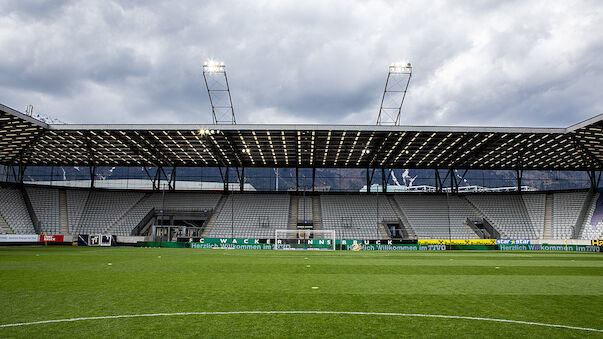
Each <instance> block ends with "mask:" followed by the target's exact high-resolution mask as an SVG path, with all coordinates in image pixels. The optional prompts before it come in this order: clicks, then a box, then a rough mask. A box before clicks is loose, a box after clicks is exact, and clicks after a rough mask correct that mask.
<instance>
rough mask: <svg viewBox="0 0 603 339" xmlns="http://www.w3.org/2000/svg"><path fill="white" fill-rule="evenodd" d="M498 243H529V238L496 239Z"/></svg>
mask: <svg viewBox="0 0 603 339" xmlns="http://www.w3.org/2000/svg"><path fill="white" fill-rule="evenodd" d="M496 243H497V244H498V245H529V244H530V240H528V239H497V240H496Z"/></svg>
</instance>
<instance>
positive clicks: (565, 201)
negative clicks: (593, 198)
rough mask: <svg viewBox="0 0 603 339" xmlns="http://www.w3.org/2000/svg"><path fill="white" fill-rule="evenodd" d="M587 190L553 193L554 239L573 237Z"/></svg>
mask: <svg viewBox="0 0 603 339" xmlns="http://www.w3.org/2000/svg"><path fill="white" fill-rule="evenodd" d="M586 196H587V192H570V193H555V194H554V195H553V224H552V233H553V239H571V238H572V230H573V228H574V227H575V226H576V222H577V221H578V216H579V215H580V211H581V210H582V206H583V205H584V200H585V199H586Z"/></svg>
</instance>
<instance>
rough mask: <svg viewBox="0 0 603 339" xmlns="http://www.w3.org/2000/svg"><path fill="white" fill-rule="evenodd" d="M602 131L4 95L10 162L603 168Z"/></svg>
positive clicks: (2, 137) (4, 153)
mask: <svg viewBox="0 0 603 339" xmlns="http://www.w3.org/2000/svg"><path fill="white" fill-rule="evenodd" d="M200 130H209V131H213V133H211V132H210V133H209V134H205V133H203V134H200V133H199V131H200ZM602 140H603V114H601V115H598V116H596V117H593V118H591V119H588V120H586V121H584V122H581V123H579V124H576V125H573V126H570V127H568V128H521V127H462V126H351V125H304V124H301V125H300V124H295V125H272V124H262V125H255V124H254V125H201V124H199V125H197V124H193V125H47V124H45V123H43V122H40V121H38V120H36V119H33V118H31V117H29V116H27V115H25V114H22V113H20V112H17V111H15V110H13V109H11V108H9V107H6V106H3V105H0V163H1V164H4V165H17V164H23V165H42V166H50V165H54V166H58V165H62V166H87V165H97V166H164V167H168V166H177V167H218V166H245V167H346V168H381V167H384V168H440V169H444V168H462V169H516V168H521V169H541V170H602V169H603V145H602Z"/></svg>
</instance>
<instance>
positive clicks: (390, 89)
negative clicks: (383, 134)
mask: <svg viewBox="0 0 603 339" xmlns="http://www.w3.org/2000/svg"><path fill="white" fill-rule="evenodd" d="M411 77H412V66H411V65H410V62H395V63H392V64H391V65H390V66H389V72H388V73H387V79H386V80H385V89H384V90H383V96H382V97H381V106H380V107H379V115H378V116H377V125H394V126H398V125H400V112H401V110H402V104H403V103H404V98H405V97H406V92H407V91H408V84H409V83H410V78H411Z"/></svg>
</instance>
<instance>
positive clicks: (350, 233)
mask: <svg viewBox="0 0 603 339" xmlns="http://www.w3.org/2000/svg"><path fill="white" fill-rule="evenodd" d="M320 205H321V213H322V229H325V230H335V231H336V234H337V237H338V238H348V239H381V238H383V237H384V235H383V234H382V232H381V230H382V229H383V227H382V226H380V225H378V224H380V223H382V221H383V220H398V216H397V215H396V212H394V210H393V208H392V206H391V205H390V203H389V201H388V200H387V198H386V197H385V196H378V197H375V196H366V195H321V196H320Z"/></svg>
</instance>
